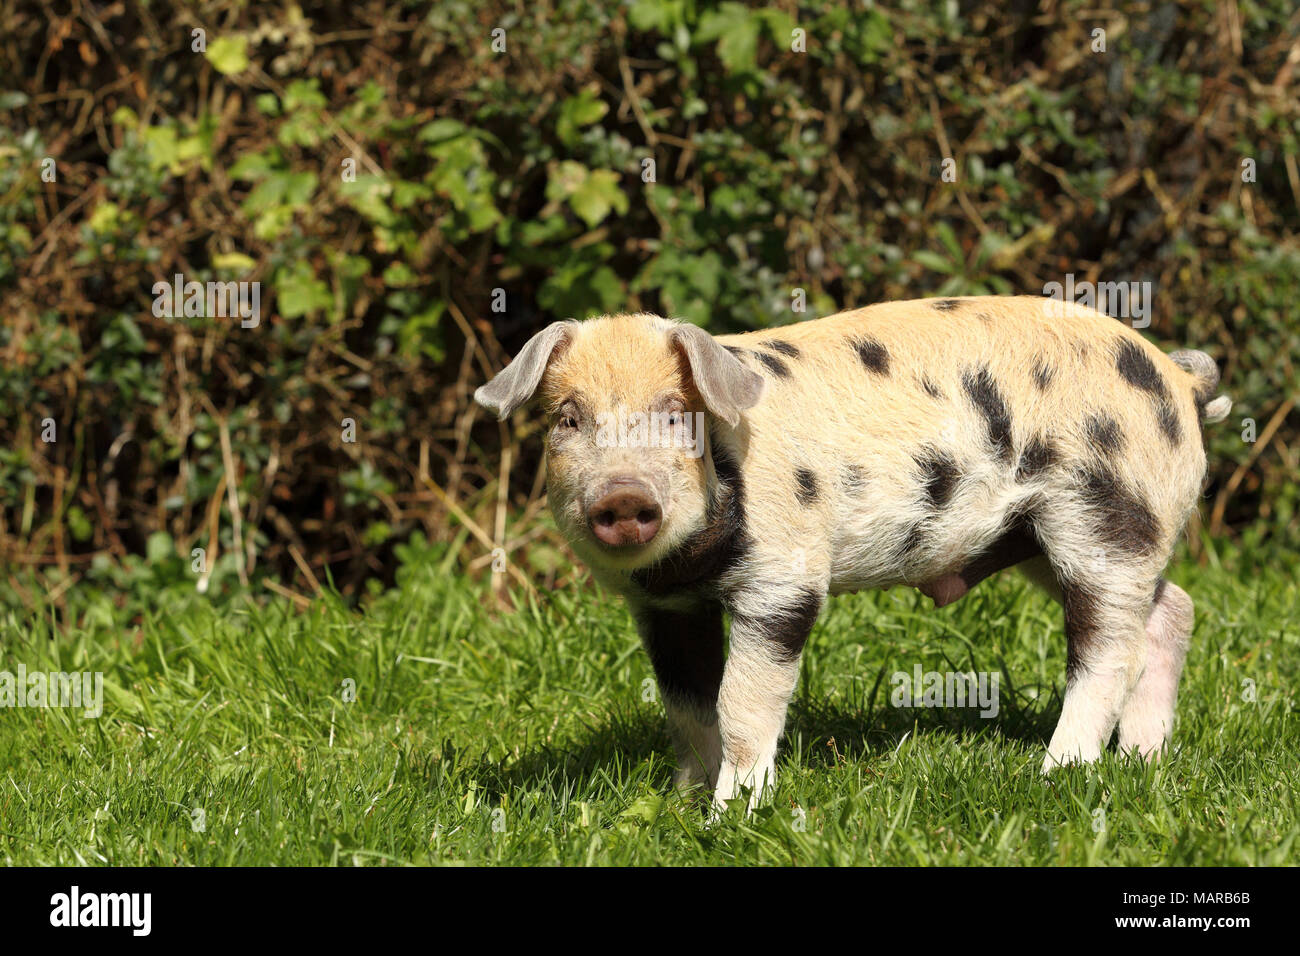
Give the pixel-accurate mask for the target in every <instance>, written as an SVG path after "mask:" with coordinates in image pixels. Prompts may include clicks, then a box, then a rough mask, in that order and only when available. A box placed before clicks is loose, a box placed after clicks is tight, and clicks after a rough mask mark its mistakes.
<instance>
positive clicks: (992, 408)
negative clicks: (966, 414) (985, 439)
mask: <svg viewBox="0 0 1300 956" xmlns="http://www.w3.org/2000/svg"><path fill="white" fill-rule="evenodd" d="M961 383H962V387H963V388H964V389H966V394H967V396H969V397H970V400H971V403H972V404H973V405H974V406H975V408H976V409H977V410H978V411H979V413H980V414H981V415H983V416H984V421H985V424H986V425H987V427H988V433H989V441H990V442H991V443H992V444H993V449H994V452H995V453H996V454H997V457H998V458H999V459H1001V460H1002V461H1005V462H1010V461H1011V413H1010V412H1008V411H1007V404H1006V402H1005V401H1003V400H1002V393H1001V392H1000V391H998V386H997V383H995V382H994V381H993V376H992V375H991V374H989V370H988V369H987V368H980V369H979V371H977V372H967V373H966V374H965V375H964V376H962V380H961Z"/></svg>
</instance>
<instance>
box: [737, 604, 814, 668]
mask: <svg viewBox="0 0 1300 956" xmlns="http://www.w3.org/2000/svg"><path fill="white" fill-rule="evenodd" d="M821 609H822V593H821V592H820V591H816V590H814V589H812V588H803V589H801V590H800V591H799V592H798V594H796V595H795V596H794V597H793V598H792V600H791V601H790V603H789V604H788V605H787V606H786V607H784V608H783V609H782V610H780V611H778V612H776V613H774V614H763V615H761V616H759V615H754V614H749V613H746V611H745V609H744V599H743V597H741V598H740V599H739V600H737V602H736V605H735V606H734V607H732V608H731V620H732V627H733V628H735V627H736V625H739V626H740V627H742V628H743V629H745V630H746V631H752V632H756V633H758V634H761V635H762V636H763V637H764V638H765V639H766V640H767V641H769V642H770V643H771V644H772V646H773V649H774V650H776V651H777V652H778V659H779V660H780V661H781V662H782V663H793V662H794V661H797V660H798V659H799V655H800V654H801V653H802V652H803V646H804V644H805V643H807V641H808V635H809V634H810V633H811V632H812V629H813V625H814V624H815V623H817V615H818V614H820V613H821Z"/></svg>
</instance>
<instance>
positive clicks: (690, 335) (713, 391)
mask: <svg viewBox="0 0 1300 956" xmlns="http://www.w3.org/2000/svg"><path fill="white" fill-rule="evenodd" d="M669 339H670V341H672V343H673V344H674V345H676V346H677V347H678V348H680V349H681V350H682V352H683V353H684V354H685V355H686V361H687V363H688V364H689V365H690V367H691V377H692V379H694V381H695V388H696V391H698V392H699V393H700V398H702V399H704V404H705V405H706V406H708V409H709V411H711V412H713V414H715V415H717V416H718V417H719V418H721V419H722V420H723V421H724V422H726V423H727V424H728V425H730V426H731V427H732V428H735V427H736V425H738V424H739V423H740V413H741V412H743V411H744V410H745V409H747V408H753V407H754V406H755V405H757V404H758V400H759V399H760V398H762V397H763V385H764V381H763V376H761V375H759V374H758V373H757V372H754V371H751V370H750V369H748V368H746V367H745V363H744V362H742V361H741V360H740V359H738V358H736V356H734V355H732V354H731V353H730V352H728V351H727V350H726V349H724V348H723V347H722V346H721V345H719V344H718V343H717V341H716V340H715V339H714V338H713V336H711V335H710V334H709V333H708V332H705V331H704V330H703V329H702V328H700V327H699V326H698V325H686V324H682V325H678V326H674V328H673V330H672V331H671V332H670V333H669Z"/></svg>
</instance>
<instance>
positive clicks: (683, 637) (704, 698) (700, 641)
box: [630, 601, 724, 708]
mask: <svg viewBox="0 0 1300 956" xmlns="http://www.w3.org/2000/svg"><path fill="white" fill-rule="evenodd" d="M630 607H631V610H632V614H633V616H634V617H635V618H636V619H637V622H638V624H640V630H641V633H642V635H643V638H644V640H645V646H646V651H647V652H648V653H649V654H650V663H651V664H652V665H653V666H654V670H655V678H656V679H657V681H658V682H659V690H660V692H661V693H662V694H663V695H664V696H665V697H667V698H669V699H670V700H675V701H678V702H679V703H684V704H689V705H692V706H695V707H700V708H707V707H712V706H713V705H714V704H716V703H717V700H718V687H719V686H720V685H721V684H722V668H723V662H724V657H723V632H722V605H721V604H719V603H718V602H717V601H705V602H701V604H700V606H699V607H698V608H692V609H691V610H689V611H687V610H665V609H661V608H655V607H638V606H637V605H635V604H632V605H630Z"/></svg>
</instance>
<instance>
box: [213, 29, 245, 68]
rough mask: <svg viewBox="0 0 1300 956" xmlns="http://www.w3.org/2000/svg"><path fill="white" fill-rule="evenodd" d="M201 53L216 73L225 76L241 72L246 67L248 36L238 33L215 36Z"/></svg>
mask: <svg viewBox="0 0 1300 956" xmlns="http://www.w3.org/2000/svg"><path fill="white" fill-rule="evenodd" d="M203 55H204V56H206V57H207V58H208V62H209V63H211V64H212V66H213V68H214V69H215V70H216V71H217V72H218V73H221V74H224V75H225V76H232V75H233V74H235V73H242V72H243V71H244V70H246V69H248V37H246V36H242V35H240V34H238V33H236V34H234V35H233V36H220V37H217V38H216V39H215V40H213V41H212V42H211V43H209V44H208V48H207V50H206V51H205V52H204V54H203Z"/></svg>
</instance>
